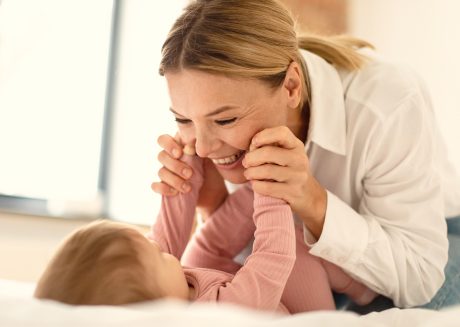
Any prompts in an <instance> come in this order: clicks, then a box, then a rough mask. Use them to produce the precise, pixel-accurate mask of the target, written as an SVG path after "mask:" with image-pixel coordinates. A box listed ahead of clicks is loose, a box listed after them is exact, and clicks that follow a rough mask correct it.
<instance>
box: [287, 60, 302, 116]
mask: <svg viewBox="0 0 460 327" xmlns="http://www.w3.org/2000/svg"><path fill="white" fill-rule="evenodd" d="M283 89H284V90H285V91H286V94H287V97H288V98H287V104H288V106H289V108H293V109H297V108H298V107H299V104H300V100H301V99H302V75H301V73H300V66H299V64H298V63H296V62H295V61H293V62H291V64H290V65H289V67H288V69H287V71H286V77H285V78H284V82H283Z"/></svg>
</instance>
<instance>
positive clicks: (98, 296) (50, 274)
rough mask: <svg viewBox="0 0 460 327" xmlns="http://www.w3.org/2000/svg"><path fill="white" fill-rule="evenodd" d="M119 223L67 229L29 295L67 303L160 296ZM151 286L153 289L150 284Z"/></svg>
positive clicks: (133, 233) (129, 231) (134, 237)
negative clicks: (72, 229) (68, 232)
mask: <svg viewBox="0 0 460 327" xmlns="http://www.w3.org/2000/svg"><path fill="white" fill-rule="evenodd" d="M142 237H144V236H142V234H140V233H139V232H138V231H137V230H135V229H133V228H132V227H130V226H128V225H124V224H121V223H114V222H107V221H96V222H94V223H90V224H88V225H86V226H84V227H82V228H80V229H78V230H77V231H75V232H74V233H72V234H71V235H70V236H69V237H68V238H67V239H66V240H65V241H64V243H63V244H62V245H61V246H60V248H59V249H58V251H57V252H56V254H55V256H54V257H53V258H52V260H51V261H50V263H49V264H48V266H47V268H46V269H45V271H44V273H43V275H42V276H41V278H40V280H39V282H38V284H37V288H36V290H35V294H34V296H35V297H36V298H40V299H50V300H55V301H59V302H64V303H67V304H87V305H121V304H127V303H134V302H141V301H148V300H154V299H157V298H160V297H162V294H161V291H160V288H159V287H152V284H155V283H152V281H147V276H146V271H145V267H144V265H143V263H142V261H141V259H140V257H139V249H138V247H137V244H136V242H138V241H139V240H140V239H139V238H142ZM152 288H153V289H152Z"/></svg>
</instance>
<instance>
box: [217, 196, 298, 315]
mask: <svg viewBox="0 0 460 327" xmlns="http://www.w3.org/2000/svg"><path fill="white" fill-rule="evenodd" d="M253 219H254V224H255V226H256V231H255V233H254V237H255V240H254V246H253V252H252V254H251V255H250V256H249V257H248V258H247V259H246V262H245V263H244V266H243V267H242V268H241V269H240V270H239V271H238V272H237V273H236V275H235V277H234V278H233V280H232V281H231V282H230V283H227V284H226V285H225V286H221V287H220V288H219V291H218V297H217V301H221V302H233V303H237V304H240V305H246V306H249V307H253V308H257V309H265V310H276V309H277V308H278V307H279V304H280V300H281V296H282V294H283V291H284V287H285V284H286V281H287V280H288V278H289V275H290V273H291V270H292V267H293V266H294V263H295V251H296V245H295V231H294V222H293V217H292V212H291V208H290V207H289V205H288V204H287V203H286V202H285V201H283V200H279V199H275V198H272V197H267V196H262V195H260V194H257V193H255V194H254V216H253Z"/></svg>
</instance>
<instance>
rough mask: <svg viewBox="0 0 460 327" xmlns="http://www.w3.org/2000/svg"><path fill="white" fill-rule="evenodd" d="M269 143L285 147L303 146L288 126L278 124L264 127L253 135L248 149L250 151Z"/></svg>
mask: <svg viewBox="0 0 460 327" xmlns="http://www.w3.org/2000/svg"><path fill="white" fill-rule="evenodd" d="M269 144H275V145H278V146H280V147H282V148H285V149H295V148H297V147H302V148H303V147H304V144H303V142H302V141H300V140H299V139H298V138H297V137H296V136H295V135H294V134H293V133H292V132H291V130H290V129H289V128H288V127H286V126H278V127H272V128H266V129H264V130H262V131H260V132H259V133H257V134H256V135H254V137H253V138H252V141H251V145H250V148H249V150H250V151H252V150H254V149H257V148H259V147H262V146H265V145H269Z"/></svg>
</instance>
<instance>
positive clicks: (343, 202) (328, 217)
mask: <svg viewBox="0 0 460 327" xmlns="http://www.w3.org/2000/svg"><path fill="white" fill-rule="evenodd" d="M365 47H367V48H371V46H370V45H369V44H368V43H366V42H364V41H360V40H356V39H352V38H347V37H330V38H319V37H313V36H309V37H300V38H297V36H296V33H295V30H294V24H293V20H292V18H291V17H290V15H289V13H288V12H287V11H286V10H285V9H284V8H283V7H282V6H280V5H279V4H278V3H277V2H276V1H274V0H273V1H272V0H267V1H259V0H244V1H242V0H208V1H194V2H193V3H192V4H190V5H189V6H188V7H187V8H186V9H185V12H184V13H183V14H182V15H181V16H180V17H179V18H178V19H177V21H176V23H175V24H174V26H173V27H172V29H171V31H170V33H169V35H168V38H167V39H166V41H165V43H164V45H163V52H162V53H163V58H162V61H161V65H160V74H162V75H164V76H165V78H166V81H167V84H168V89H169V93H170V99H171V108H170V110H171V112H172V113H173V115H174V117H175V119H176V121H177V123H178V128H179V132H178V135H177V137H176V138H175V139H174V138H172V137H171V136H168V135H162V136H160V137H159V139H158V142H159V144H160V146H161V147H162V148H163V149H164V151H161V152H160V154H159V156H158V158H159V160H160V162H161V163H162V164H163V167H162V168H161V169H160V171H159V177H160V179H161V182H158V183H153V184H152V188H153V190H154V191H155V192H158V193H161V194H164V195H171V196H173V195H174V194H177V192H178V191H179V192H187V191H189V189H190V185H188V184H187V179H188V178H190V176H191V175H192V174H193V171H192V170H191V169H190V167H188V166H187V165H185V164H183V163H181V162H180V161H179V160H178V158H179V157H180V156H181V154H182V147H183V146H184V145H189V146H193V147H195V149H196V152H197V154H198V155H199V156H200V157H202V158H207V159H206V162H207V164H206V172H205V183H204V185H203V187H202V189H201V192H200V202H199V204H200V206H201V209H202V212H203V214H204V215H209V214H210V213H212V212H213V211H214V210H215V209H216V208H217V207H218V206H219V205H220V204H221V203H222V202H223V200H224V199H225V198H226V196H227V195H228V192H227V189H226V187H225V183H224V180H226V181H229V182H231V183H235V184H241V183H245V182H247V181H248V180H250V181H252V186H253V189H254V191H255V192H258V193H261V194H264V195H269V196H273V197H277V198H280V199H283V200H285V201H286V202H288V203H289V205H290V207H291V209H292V211H293V213H294V215H295V217H296V219H298V220H299V221H300V222H302V223H303V230H304V233H303V238H304V241H305V243H306V244H307V245H308V246H309V247H310V253H311V254H313V255H315V256H317V257H320V258H322V259H324V260H326V261H328V262H332V263H334V264H336V265H337V266H339V267H341V268H342V269H343V270H345V271H346V272H348V273H349V274H350V275H351V276H353V277H354V278H355V279H356V280H358V281H360V282H362V283H364V284H365V285H366V286H368V287H369V288H371V289H372V290H374V291H376V292H377V293H379V294H382V295H383V296H385V297H388V298H390V299H391V300H392V301H393V302H394V304H395V305H396V306H399V307H410V306H419V305H423V304H426V303H428V302H430V301H431V302H430V304H428V307H436V308H437V307H440V306H446V305H450V304H454V303H459V302H460V298H459V296H458V294H454V293H455V292H452V290H455V289H456V288H453V287H452V283H453V282H454V276H450V275H449V271H450V269H451V268H449V267H452V266H455V264H456V262H457V261H458V259H456V258H455V257H454V256H453V255H454V253H451V257H449V266H447V269H446V272H447V279H446V282H445V283H444V279H445V278H444V268H445V266H446V263H447V261H448V238H447V232H446V222H445V217H446V215H449V216H455V215H459V214H460V182H459V181H458V177H457V176H456V175H455V172H454V171H453V169H452V167H451V166H450V164H449V163H448V161H447V155H446V152H445V148H444V146H443V144H442V141H441V137H440V135H439V133H438V129H437V126H436V125H435V118H434V115H433V110H432V107H431V102H430V98H429V96H428V92H427V90H426V88H425V86H424V84H423V83H422V82H421V80H420V79H419V78H418V77H417V76H416V75H415V74H414V73H412V72H411V71H409V70H407V69H405V68H403V67H400V66H397V65H393V64H390V63H386V62H384V61H382V60H381V59H379V58H378V57H377V56H376V55H375V54H374V53H373V52H372V51H371V50H369V49H363V48H365ZM453 221H454V220H453ZM455 221H457V222H458V220H455ZM222 232H223V233H224V232H225V231H222ZM450 242H451V248H453V246H458V244H459V242H458V238H456V237H451V238H450ZM452 252H454V251H452ZM457 256H458V255H457ZM455 270H456V269H453V271H455ZM443 283H444V286H443V288H442V289H441V291H439V289H440V288H441V286H442V285H443ZM438 291H439V293H438V295H437V296H435V295H436V294H437V292H438ZM449 292H450V293H449ZM433 297H434V299H433Z"/></svg>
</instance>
